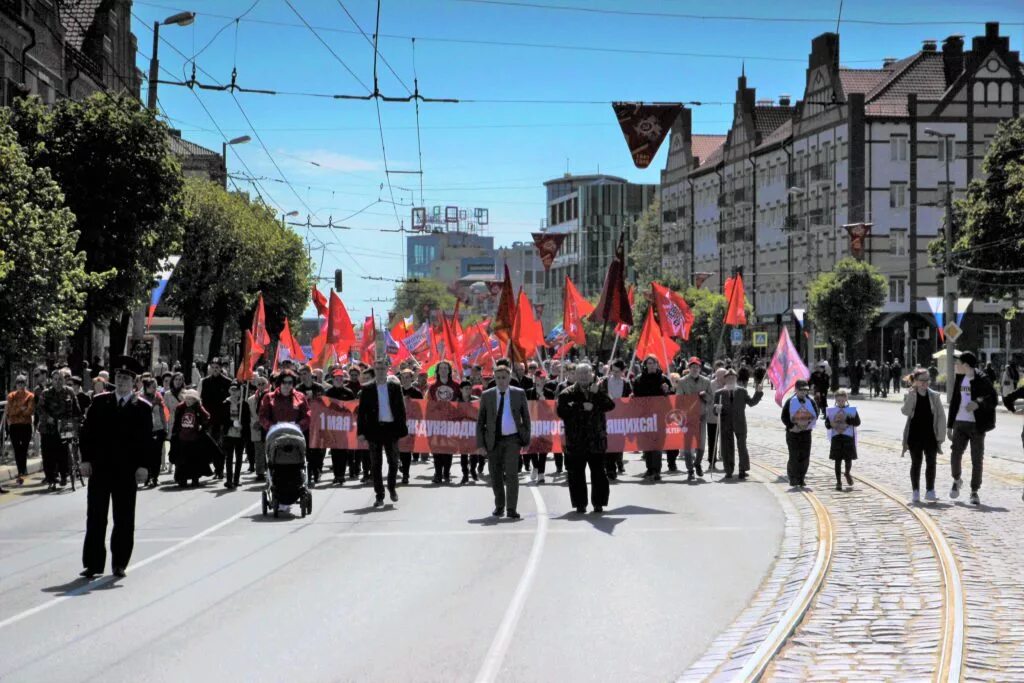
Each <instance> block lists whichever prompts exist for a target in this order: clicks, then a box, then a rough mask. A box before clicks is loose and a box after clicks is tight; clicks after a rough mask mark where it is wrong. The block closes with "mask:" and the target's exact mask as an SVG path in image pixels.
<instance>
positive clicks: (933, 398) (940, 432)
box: [901, 367, 946, 503]
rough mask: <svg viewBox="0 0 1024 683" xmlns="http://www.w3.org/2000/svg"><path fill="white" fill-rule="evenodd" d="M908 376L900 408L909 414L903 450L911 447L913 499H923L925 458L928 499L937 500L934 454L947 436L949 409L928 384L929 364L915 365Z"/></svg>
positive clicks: (926, 493)
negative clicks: (922, 481)
mask: <svg viewBox="0 0 1024 683" xmlns="http://www.w3.org/2000/svg"><path fill="white" fill-rule="evenodd" d="M907 380H908V382H909V384H910V390H909V391H908V392H907V393H906V395H905V396H904V397H903V408H902V409H901V410H902V412H903V414H904V415H906V416H907V422H906V424H905V425H904V426H903V453H906V452H907V451H910V485H911V487H912V488H913V491H914V493H913V502H915V503H917V502H920V500H921V491H920V486H921V462H922V461H923V462H924V464H925V470H924V484H925V494H924V497H925V500H929V501H936V500H938V499H939V498H938V496H936V495H935V458H936V454H937V453H938V452H939V450H940V446H941V445H942V442H943V441H945V440H946V412H945V410H943V408H942V397H941V396H940V395H939V392H937V391H935V390H934V389H932V388H930V386H929V385H930V384H931V381H932V378H931V373H929V372H928V370H927V369H926V368H920V367H919V368H916V369H915V370H914V372H912V373H911V374H910V376H909V377H907Z"/></svg>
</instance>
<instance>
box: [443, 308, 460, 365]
mask: <svg viewBox="0 0 1024 683" xmlns="http://www.w3.org/2000/svg"><path fill="white" fill-rule="evenodd" d="M458 306H459V305H458V303H456V304H455V308H456V312H455V313H454V314H453V317H454V315H457V314H458ZM441 328H442V333H443V334H444V349H445V355H446V356H447V358H448V361H449V362H450V363H451V364H452V372H453V374H454V375H455V377H456V378H461V377H462V344H461V342H460V339H459V337H458V335H457V334H456V332H455V323H454V321H452V320H449V319H448V316H446V315H445V314H444V312H443V311H442V312H441Z"/></svg>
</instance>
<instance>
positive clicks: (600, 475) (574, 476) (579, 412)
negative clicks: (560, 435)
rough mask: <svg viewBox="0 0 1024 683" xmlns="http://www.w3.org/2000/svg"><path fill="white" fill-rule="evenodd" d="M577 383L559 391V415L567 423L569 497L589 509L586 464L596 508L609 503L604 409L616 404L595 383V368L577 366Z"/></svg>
mask: <svg viewBox="0 0 1024 683" xmlns="http://www.w3.org/2000/svg"><path fill="white" fill-rule="evenodd" d="M575 372H576V383H575V384H573V385H571V386H570V387H568V388H567V389H565V390H564V391H563V392H562V393H560V394H559V395H558V417H560V418H562V422H564V423H565V443H564V448H565V468H566V469H567V470H568V471H569V500H570V502H571V503H572V506H573V507H574V508H576V512H579V513H584V512H586V511H587V467H589V468H590V485H591V489H592V491H591V500H592V502H593V504H594V512H597V513H601V512H604V506H605V505H607V504H608V474H607V472H606V471H605V464H604V460H605V450H607V448H608V427H607V420H606V418H605V413H608V412H611V411H612V410H613V409H614V408H615V401H613V400H612V399H611V397H610V396H608V393H607V391H605V390H602V389H597V388H595V386H594V369H593V368H592V367H590V365H588V364H587V363H580V364H578V365H577V366H576V371H575Z"/></svg>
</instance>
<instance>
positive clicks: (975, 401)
mask: <svg viewBox="0 0 1024 683" xmlns="http://www.w3.org/2000/svg"><path fill="white" fill-rule="evenodd" d="M977 367H978V357H977V356H975V355H974V354H973V353H971V352H970V351H965V352H964V353H962V354H960V358H958V359H957V361H956V379H954V380H953V396H952V398H951V399H950V401H949V416H948V417H947V418H946V428H947V430H948V434H947V436H948V437H949V440H950V441H951V442H952V445H951V446H950V449H949V460H950V467H951V469H952V474H953V487H952V488H951V489H950V491H949V497H950V498H958V497H959V496H960V488H961V487H962V486H963V481H962V480H961V478H960V475H961V463H962V461H963V455H964V451H965V450H967V445H968V444H970V446H971V503H972V504H973V505H980V504H981V498H980V497H979V496H978V490H979V489H980V488H981V474H982V461H983V460H984V457H985V432H990V431H992V430H993V429H995V426H996V403H998V401H999V397H998V396H997V395H996V390H995V388H994V387H993V386H992V382H991V381H989V379H988V378H987V377H985V375H983V374H982V373H980V372H976V369H977Z"/></svg>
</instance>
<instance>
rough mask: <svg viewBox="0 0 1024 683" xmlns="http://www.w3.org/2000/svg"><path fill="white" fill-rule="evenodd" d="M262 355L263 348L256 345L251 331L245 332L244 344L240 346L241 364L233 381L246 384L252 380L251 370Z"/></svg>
mask: <svg viewBox="0 0 1024 683" xmlns="http://www.w3.org/2000/svg"><path fill="white" fill-rule="evenodd" d="M262 355H263V347H262V346H261V345H259V344H257V343H256V340H255V338H254V337H253V334H252V331H251V330H246V332H245V342H244V343H243V345H242V362H241V363H239V364H238V371H237V372H236V373H235V379H237V380H238V381H239V382H248V381H249V380H251V379H252V374H253V372H252V369H253V366H254V365H256V361H257V360H259V357H260V356H262Z"/></svg>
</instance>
